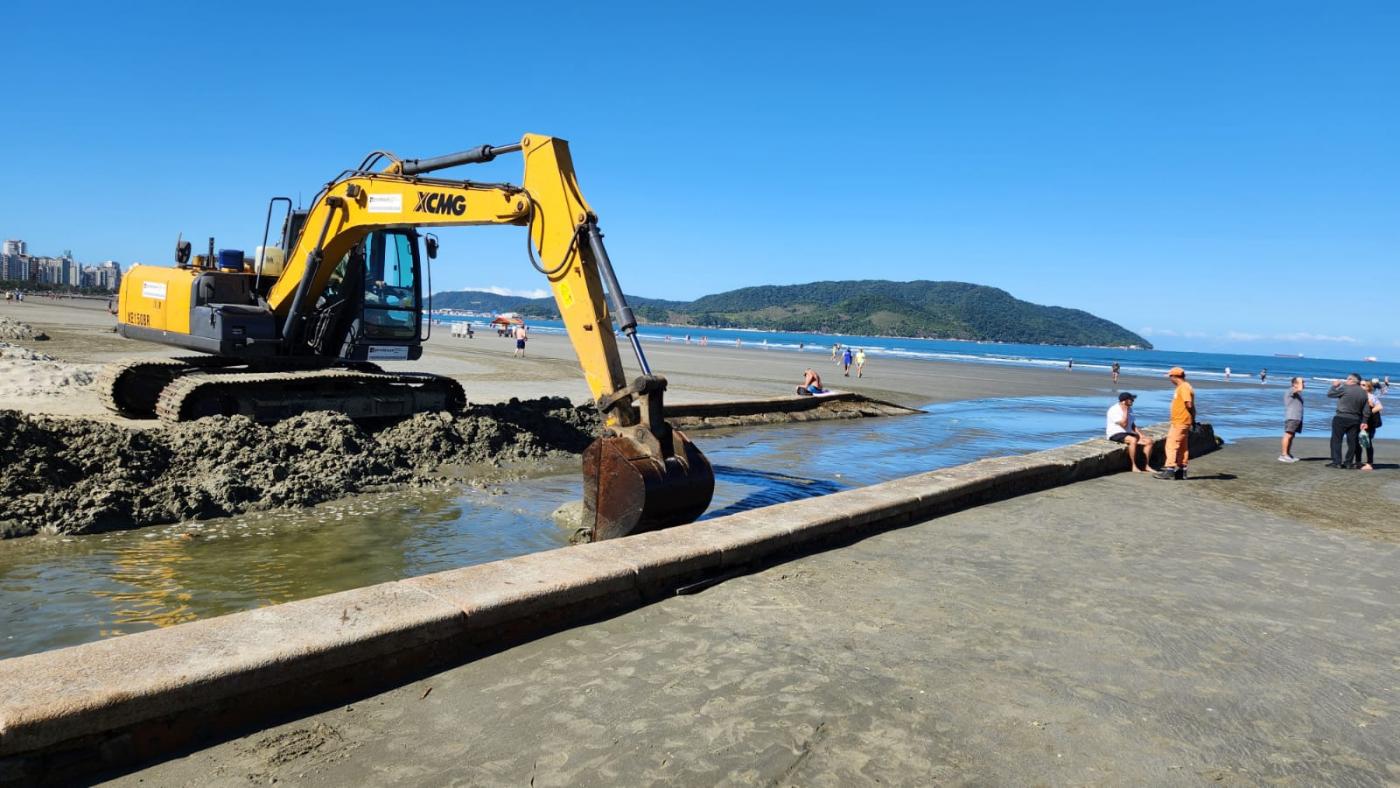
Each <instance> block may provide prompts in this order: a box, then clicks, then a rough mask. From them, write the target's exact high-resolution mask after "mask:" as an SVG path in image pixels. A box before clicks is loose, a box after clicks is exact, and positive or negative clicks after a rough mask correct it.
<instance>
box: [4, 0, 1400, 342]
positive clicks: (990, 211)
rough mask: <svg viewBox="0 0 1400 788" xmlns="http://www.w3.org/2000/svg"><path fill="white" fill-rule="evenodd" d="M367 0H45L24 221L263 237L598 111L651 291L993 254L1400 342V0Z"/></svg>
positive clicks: (970, 276) (44, 242)
mask: <svg viewBox="0 0 1400 788" xmlns="http://www.w3.org/2000/svg"><path fill="white" fill-rule="evenodd" d="M357 8H360V9H361V10H365V11H368V10H371V7H370V6H367V5H366V6H357V5H356V4H353V3H352V4H349V5H342V6H338V7H337V13H336V14H335V15H334V16H327V15H326V14H325V13H323V12H322V11H320V10H318V9H315V8H311V7H306V8H301V7H283V6H277V5H273V4H267V3H257V2H255V3H251V4H245V5H242V6H239V7H238V9H237V10H236V11H229V10H227V9H223V8H217V7H210V8H205V7H199V6H191V7H182V8H180V9H178V10H176V11H172V10H171V9H144V8H139V7H132V6H125V7H124V6H112V5H109V4H83V3H80V4H79V6H77V7H76V8H75V7H73V6H64V7H54V8H49V7H45V6H39V5H24V6H22V7H20V8H17V9H13V10H12V11H11V13H10V14H9V18H8V21H9V22H10V24H9V25H8V27H9V29H10V31H11V35H10V36H9V37H7V44H8V48H9V51H10V55H11V57H10V64H11V65H10V70H11V73H12V74H13V75H14V77H13V78H12V79H11V80H7V87H9V88H10V90H9V96H8V98H9V102H8V104H9V107H10V115H11V117H10V118H9V119H8V120H9V122H8V123H7V124H6V125H5V130H4V131H3V132H0V135H3V140H4V142H5V143H6V148H7V149H8V150H10V151H11V152H12V153H13V154H15V155H12V157H11V158H12V160H11V162H10V163H9V165H8V166H7V168H6V170H7V174H6V176H5V178H4V180H3V182H2V184H3V185H2V186H0V237H4V238H21V239H23V240H25V241H27V242H28V243H29V246H30V251H31V253H33V254H50V255H56V254H58V253H59V252H61V251H62V250H63V249H65V248H67V249H72V250H73V252H74V254H75V256H76V257H77V258H78V259H79V260H80V261H82V262H85V263H89V264H92V263H99V262H101V261H102V260H105V259H115V260H118V261H120V262H122V263H123V265H124V266H129V265H130V263H132V262H133V261H141V262H145V263H150V264H158V265H166V264H169V261H170V252H171V249H172V248H173V245H174V241H175V237H176V235H177V234H178V233H183V234H184V235H185V237H186V238H196V239H198V238H204V237H207V236H210V235H213V236H215V237H216V238H217V239H218V243H219V245H220V246H228V247H233V248H238V247H243V248H246V249H248V250H251V248H252V246H253V245H255V244H256V243H258V241H259V240H260V236H261V231H262V222H263V217H264V215H265V212H266V205H267V199H268V198H270V197H272V196H274V195H289V196H291V197H292V198H293V199H296V198H297V197H298V195H300V196H301V197H302V198H303V199H309V198H310V196H311V195H312V194H314V193H315V191H316V190H317V188H319V186H320V185H321V184H322V183H324V182H325V181H326V180H328V179H329V178H331V177H333V176H334V175H335V174H336V173H338V172H339V171H340V170H342V169H344V168H346V167H351V166H354V164H356V163H357V162H358V161H359V160H360V159H361V158H362V156H363V155H364V154H365V153H366V152H368V151H370V150H373V149H378V148H387V149H389V150H393V151H395V152H397V153H399V154H402V155H404V156H432V155H438V154H442V153H446V152H450V151H455V150H461V149H464V148H467V147H471V146H473V145H477V144H481V143H483V142H489V143H494V144H501V143H505V142H509V141H513V140H514V139H516V138H518V136H519V135H520V134H521V133H522V132H526V131H533V132H541V133H551V134H556V135H558V136H560V137H563V138H565V139H569V140H570V141H571V143H572V145H573V153H574V159H575V163H576V165H577V168H578V171H579V177H580V182H581V185H582V187H583V190H584V193H585V194H586V195H587V198H588V199H589V201H590V203H592V205H593V207H594V208H595V210H596V211H597V212H598V214H599V217H600V223H601V225H602V227H603V229H604V231H605V232H606V233H607V234H608V243H609V248H610V250H611V251H612V253H613V257H614V261H615V263H616V264H617V267H618V270H619V276H620V277H621V279H622V283H623V286H624V287H625V288H626V290H627V291H628V292H629V293H635V294H638V295H643V296H650V297H655V298H675V299H678V300H688V299H693V298H696V297H698V296H701V295H705V294H707V293H713V292H721V291H725V290H731V289H736V288H740V287H748V286H755V285H762V284H801V283H805V282H811V281H820V280H841V279H893V280H904V281H907V280H913V279H931V280H954V281H968V282H974V283H977V284H984V285H990V286H993V287H999V288H1001V289H1004V290H1006V291H1008V292H1009V293H1011V294H1012V295H1013V296H1015V297H1017V298H1020V299H1023V300H1026V301H1030V302H1033V303H1038V304H1050V305H1056V306H1065V307H1072V308H1076V309H1082V310H1084V311H1087V312H1089V313H1091V314H1094V315H1098V316H1100V317H1104V318H1106V319H1109V320H1112V321H1113V322H1115V323H1118V324H1120V325H1122V326H1124V327H1125V328H1127V329H1129V330H1131V331H1134V332H1136V333H1139V334H1141V335H1143V336H1144V337H1146V338H1147V339H1148V340H1149V341H1151V342H1152V343H1153V344H1154V345H1156V346H1157V347H1159V348H1164V349H1171V350H1183V351H1203V352H1213V351H1228V352H1240V353H1257V354H1262V355H1270V354H1273V353H1303V354H1305V355H1310V356H1326V357H1329V358H1357V359H1360V358H1362V357H1364V356H1370V355H1374V356H1378V357H1380V358H1382V359H1385V358H1387V357H1395V356H1397V355H1400V332H1397V331H1396V330H1395V329H1394V327H1393V326H1394V321H1393V320H1387V319H1386V318H1385V317H1384V315H1385V314H1386V313H1387V310H1386V309H1385V308H1384V307H1385V301H1384V298H1385V294H1387V293H1395V292H1400V252H1398V251H1397V250H1400V221H1397V219H1396V217H1397V216H1400V151H1397V149H1396V147H1395V145H1394V140H1395V139H1396V138H1397V137H1400V107H1397V106H1396V102H1395V101H1394V100H1393V97H1394V96H1395V95H1397V93H1400V52H1397V49H1396V47H1395V46H1394V41H1396V40H1400V6H1395V5H1393V4H1388V3H1384V2H1358V3H1350V4H1346V5H1345V6H1330V7H1318V6H1316V5H1315V4H1308V3H1303V2H1297V1H1293V2H1244V3H1238V4H1231V5H1230V6H1228V7H1221V6H1219V5H1218V4H1209V3H1204V2H1188V3H1181V4H1174V5H1172V6H1171V7H1170V8H1169V9H1153V8H1141V7H1127V6H1116V5H1112V4H1102V3H1087V2H1081V3H1067V4H1062V5H1059V6H1056V7H1054V8H1053V9H1051V8H1046V7H1043V6H1039V5H1037V4H1030V3H1008V4H1001V5H998V6H995V7H984V6H977V7H968V8H958V7H942V6H933V7H929V6H924V5H917V6H915V5H911V6H907V7H906V6H899V5H890V6H873V7H870V8H862V9H861V11H860V13H859V14H850V13H847V12H844V11H843V12H841V13H836V12H835V11H834V10H832V9H829V8H826V7H823V6H821V5H820V4H818V5H811V4H804V5H803V6H802V7H801V11H794V10H793V9H790V8H781V7H764V6H751V5H742V6H741V5H734V6H732V7H728V6H725V7H720V6H707V7H706V8H704V9H699V8H680V7H677V8H667V7H655V6H653V5H647V4H626V3H623V4H615V5H609V6H607V7H605V8H582V7H578V6H558V7H555V8H554V9H553V10H552V11H551V12H550V13H543V14H537V15H535V16H532V17H531V19H530V22H529V26H528V35H527V32H526V31H525V30H522V28H521V22H520V20H516V19H506V18H504V17H501V18H490V17H483V16H482V15H480V14H479V13H477V12H476V11H474V10H473V9H471V8H469V7H464V6H457V5H452V4H442V5H429V6H422V7H420V8H419V9H418V10H417V11H416V12H415V18H419V19H422V20H424V21H426V22H429V24H424V25H420V26H416V27H414V32H413V33H412V34H411V35H409V34H405V33H396V32H392V31H391V32H372V31H367V30H366V29H365V28H366V25H365V24H364V19H365V16H364V14H362V13H360V12H359V11H358V10H356V9H357ZM271 18H276V19H278V20H279V21H278V34H277V35H275V36H271V35H268V32H267V30H266V29H265V25H264V24H263V23H264V21H265V20H267V19H271ZM396 36H401V37H402V38H403V42H402V43H400V44H399V45H397V46H394V47H387V48H382V49H380V48H373V47H372V48H371V50H372V51H374V52H375V54H374V56H373V57H371V58H369V59H368V60H366V61H364V62H360V60H359V59H358V58H350V59H349V61H348V62H347V60H346V59H345V53H346V52H347V49H346V47H347V45H348V46H350V49H349V50H348V51H349V52H351V53H354V52H356V51H357V50H356V49H355V47H354V46H353V45H354V44H355V43H356V42H359V41H363V40H366V39H367V38H369V39H372V40H376V41H379V40H390V39H393V38H395V37H396ZM292 41H295V42H296V46H295V47H294V48H292V49H289V48H288V46H287V43H288V42H292ZM580 42H587V44H586V45H583V46H581V45H580ZM492 47H495V49H494V50H493V49H492ZM483 50H485V51H497V52H499V53H501V57H500V59H499V63H497V64H495V65H492V66H489V67H488V66H486V65H484V64H485V63H487V62H488V61H489V59H484V58H481V57H480V56H479V54H476V53H479V52H481V51H483ZM366 51H370V50H366ZM332 63H334V64H335V65H336V66H337V68H328V66H329V65H331V64H332ZM519 167H520V162H519V159H518V158H514V157H504V158H503V159H502V160H499V161H497V162H495V163H493V164H491V165H486V166H483V167H480V168H467V169H460V170H456V171H451V173H450V174H452V175H455V176H458V177H470V178H473V179H478V180H510V181H518V180H519V177H520V172H519ZM440 234H441V235H442V239H443V255H442V257H441V258H440V259H439V261H438V264H437V265H435V266H434V271H433V273H434V277H435V282H434V285H435V287H434V289H436V290H439V291H441V290H447V289H453V290H459V289H488V288H497V289H500V290H503V291H512V292H530V291H536V290H538V289H540V288H542V287H544V286H545V282H544V280H543V278H542V277H540V276H539V275H538V274H536V273H535V272H534V271H533V270H532V269H531V268H530V266H529V264H528V262H526V260H525V256H524V250H523V249H522V248H521V247H522V246H523V245H524V239H523V233H522V231H520V230H519V229H517V228H489V229H488V228H475V229H456V230H449V231H445V232H442V233H440ZM197 245H198V244H197Z"/></svg>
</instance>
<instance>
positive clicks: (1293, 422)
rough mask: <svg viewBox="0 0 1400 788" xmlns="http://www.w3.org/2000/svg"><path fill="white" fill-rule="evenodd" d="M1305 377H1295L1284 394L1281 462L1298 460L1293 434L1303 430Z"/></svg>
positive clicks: (1279, 458) (1279, 459)
mask: <svg viewBox="0 0 1400 788" xmlns="http://www.w3.org/2000/svg"><path fill="white" fill-rule="evenodd" d="M1303 387H1304V383H1303V379H1302V378H1299V377H1295V378H1293V380H1292V381H1291V382H1290V385H1289V387H1288V391H1287V392H1286V393H1285V394H1284V395H1283V452H1282V453H1281V454H1279V456H1278V461H1279V462H1297V461H1298V458H1297V457H1294V456H1293V436H1294V435H1297V434H1298V433H1300V432H1302V431H1303Z"/></svg>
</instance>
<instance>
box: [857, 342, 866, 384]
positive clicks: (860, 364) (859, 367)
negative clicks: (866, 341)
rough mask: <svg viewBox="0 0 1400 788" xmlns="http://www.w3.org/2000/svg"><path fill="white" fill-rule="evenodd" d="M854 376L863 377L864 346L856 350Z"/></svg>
mask: <svg viewBox="0 0 1400 788" xmlns="http://www.w3.org/2000/svg"><path fill="white" fill-rule="evenodd" d="M856 377H858V378H863V377H865V348H860V349H859V350H857V351H856Z"/></svg>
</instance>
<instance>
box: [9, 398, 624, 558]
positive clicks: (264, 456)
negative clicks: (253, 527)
mask: <svg viewBox="0 0 1400 788" xmlns="http://www.w3.org/2000/svg"><path fill="white" fill-rule="evenodd" d="M598 426H599V421H598V417H597V415H596V411H594V410H593V409H592V408H591V407H589V408H575V407H574V406H573V405H572V404H570V403H569V401H568V400H566V399H562V398H546V399H538V400H531V401H528V402H520V401H518V400H512V401H511V402H509V403H506V404H501V405H481V406H474V407H471V408H469V409H468V410H467V411H465V412H463V413H460V414H456V415H449V414H421V415H419V416H416V417H414V418H411V419H407V420H405V421H402V422H399V423H397V424H394V425H392V426H389V427H385V428H381V429H378V430H368V429H366V428H365V427H363V426H362V425H359V424H356V423H355V422H353V421H350V420H349V419H347V418H345V417H344V416H342V415H340V414H335V413H312V414H306V415H303V416H298V417H295V418H291V419H287V420H286V421H283V422H280V423H278V424H273V425H260V424H256V423H254V422H252V421H251V420H249V419H247V418H243V417H241V416H234V417H231V418H223V417H219V418H209V419H201V420H199V421H196V422H191V423H188V424H179V425H173V426H171V427H168V428H162V429H148V430H132V429H126V428H123V427H120V426H116V425H113V424H107V423H102V422H94V421H84V420H64V419H55V418H49V417H44V416H31V415H26V414H21V413H16V412H14V411H0V536H3V537H9V536H23V535H28V534H32V533H36V532H49V533H93V532H98V531H106V530H114V529H124V528H135V527H140V526H145V525H155V524H159V523H171V522H178V521H180V520H187V519H202V518H208V517H223V516H228V515H232V514H236V513H239V512H244V511H249V510H254V509H268V508H275V507H301V506H311V505H313V504H316V503H321V502H323V501H328V500H331V499H334V498H338V497H341V496H343V495H346V494H348V493H352V492H358V491H364V490H369V489H374V488H377V487H383V486H385V485H404V484H414V483H422V482H427V481H429V480H432V479H435V478H441V470H440V469H441V468H442V466H444V465H457V466H463V465H474V464H480V463H500V462H503V461H510V460H528V459H541V458H548V457H563V456H566V455H570V454H577V453H580V452H582V451H583V449H584V447H586V446H587V445H588V443H589V442H590V441H591V440H592V439H593V436H594V435H595V434H596V432H597V429H598Z"/></svg>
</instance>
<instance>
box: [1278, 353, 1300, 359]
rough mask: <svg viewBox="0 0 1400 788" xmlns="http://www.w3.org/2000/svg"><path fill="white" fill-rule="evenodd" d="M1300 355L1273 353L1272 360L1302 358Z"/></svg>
mask: <svg viewBox="0 0 1400 788" xmlns="http://www.w3.org/2000/svg"><path fill="white" fill-rule="evenodd" d="M1302 357H1303V354H1302V353H1275V354H1274V358H1302Z"/></svg>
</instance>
